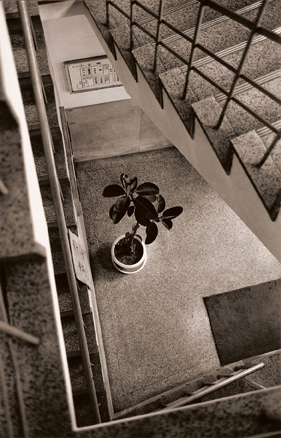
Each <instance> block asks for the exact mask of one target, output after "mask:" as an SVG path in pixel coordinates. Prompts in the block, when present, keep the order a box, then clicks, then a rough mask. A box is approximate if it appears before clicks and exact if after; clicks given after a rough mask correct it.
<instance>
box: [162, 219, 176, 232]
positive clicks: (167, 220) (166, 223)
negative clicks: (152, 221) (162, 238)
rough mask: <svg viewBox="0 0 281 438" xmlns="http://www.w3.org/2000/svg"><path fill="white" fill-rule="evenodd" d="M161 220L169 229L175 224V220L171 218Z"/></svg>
mask: <svg viewBox="0 0 281 438" xmlns="http://www.w3.org/2000/svg"><path fill="white" fill-rule="evenodd" d="M161 222H162V224H163V225H164V227H165V228H167V230H170V229H171V228H172V226H173V222H172V220H171V219H162V220H161Z"/></svg>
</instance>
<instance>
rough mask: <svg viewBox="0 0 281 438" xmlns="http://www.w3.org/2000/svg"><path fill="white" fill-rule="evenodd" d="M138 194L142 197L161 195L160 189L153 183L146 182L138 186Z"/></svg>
mask: <svg viewBox="0 0 281 438" xmlns="http://www.w3.org/2000/svg"><path fill="white" fill-rule="evenodd" d="M136 192H137V193H138V195H140V196H145V195H157V193H159V188H158V187H157V186H156V185H155V184H153V183H150V182H145V183H143V184H141V185H140V186H138V188H137V190H136Z"/></svg>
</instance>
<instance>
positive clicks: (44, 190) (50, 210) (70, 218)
mask: <svg viewBox="0 0 281 438" xmlns="http://www.w3.org/2000/svg"><path fill="white" fill-rule="evenodd" d="M61 190H62V195H63V211H64V216H65V221H66V224H67V225H68V226H70V225H74V224H76V214H75V208H74V205H73V199H72V192H71V187H70V185H69V184H61ZM40 191H41V196H42V201H43V206H44V210H45V216H46V220H47V223H48V226H49V227H54V226H57V217H56V212H55V207H54V203H53V197H52V192H51V188H50V186H48V185H46V186H45V185H44V186H41V187H40Z"/></svg>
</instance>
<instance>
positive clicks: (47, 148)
mask: <svg viewBox="0 0 281 438" xmlns="http://www.w3.org/2000/svg"><path fill="white" fill-rule="evenodd" d="M18 10H19V15H20V19H21V23H22V29H23V35H24V40H25V46H26V52H27V57H28V62H29V68H30V75H31V80H32V86H33V91H34V97H35V102H36V107H37V112H38V118H39V125H40V129H41V135H42V141H43V147H44V153H45V158H46V162H47V168H48V174H49V180H50V187H51V192H52V197H53V202H54V207H55V212H56V217H57V223H58V229H59V235H60V240H61V245H62V251H63V258H64V262H65V266H66V274H67V280H68V285H69V290H70V294H71V299H72V304H73V311H74V318H75V323H76V327H77V334H78V339H79V344H80V349H81V355H82V360H83V366H84V371H85V377H86V381H87V388H88V391H89V398H90V403H91V407H92V410H93V415H94V418H95V422H96V423H100V422H101V419H100V413H99V408H98V401H97V395H96V390H95V384H94V380H93V373H92V368H91V367H92V364H91V362H90V356H89V350H88V345H87V340H86V335H85V331H84V321H83V317H82V312H81V307H80V302H79V295H78V290H77V283H76V277H75V273H74V268H73V261H72V255H71V250H70V245H69V240H68V232H67V227H66V223H65V217H64V211H63V205H62V200H61V193H60V184H59V179H58V175H57V172H56V166H55V160H54V154H53V141H52V136H51V131H50V127H49V123H48V117H47V113H46V107H45V103H44V95H43V92H42V87H41V74H40V70H39V67H38V62H37V58H36V52H35V48H34V43H33V36H32V31H31V27H30V21H29V12H28V6H27V2H26V1H23V0H21V1H18Z"/></svg>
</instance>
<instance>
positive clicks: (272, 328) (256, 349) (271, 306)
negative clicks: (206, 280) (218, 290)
mask: <svg viewBox="0 0 281 438" xmlns="http://www.w3.org/2000/svg"><path fill="white" fill-rule="evenodd" d="M204 302H205V306H206V308H207V311H208V315H209V319H210V323H211V327H212V332H213V336H214V339H215V344H216V348H217V352H218V355H219V358H220V362H221V365H226V364H229V363H233V362H237V361H239V360H242V359H246V358H248V357H252V356H257V355H259V354H263V353H267V352H269V351H273V350H278V349H280V348H281V279H279V280H276V281H270V282H267V283H262V284H259V285H255V286H251V287H246V288H243V289H238V290H235V291H231V292H226V293H222V294H218V295H212V296H209V297H204Z"/></svg>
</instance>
